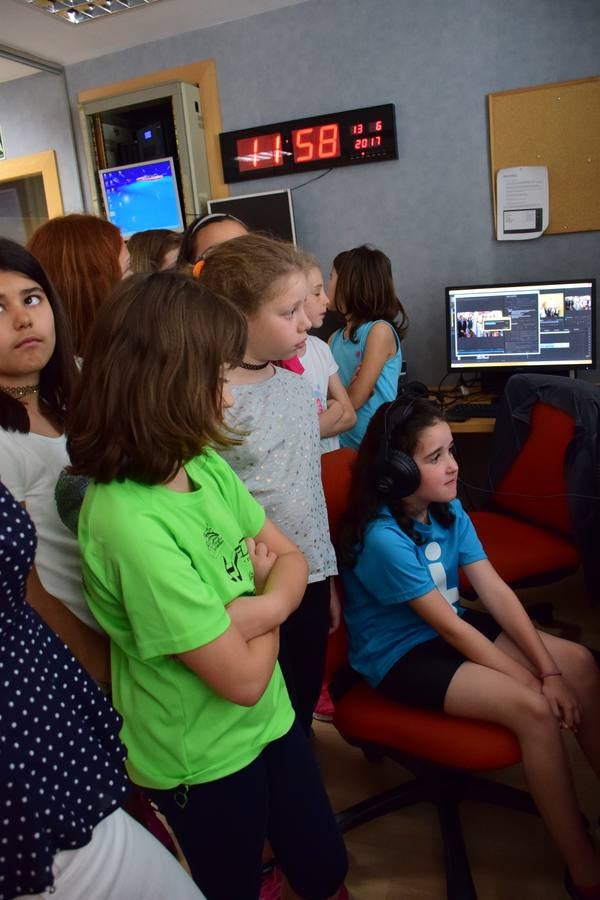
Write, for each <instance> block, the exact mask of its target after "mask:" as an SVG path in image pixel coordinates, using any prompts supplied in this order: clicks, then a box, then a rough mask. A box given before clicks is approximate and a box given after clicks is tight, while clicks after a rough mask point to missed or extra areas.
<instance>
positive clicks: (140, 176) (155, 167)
mask: <svg viewBox="0 0 600 900" xmlns="http://www.w3.org/2000/svg"><path fill="white" fill-rule="evenodd" d="M99 175H100V183H101V185H102V194H103V196H104V204H105V207H106V213H107V217H108V219H109V220H110V221H111V222H112V223H113V225H116V226H117V228H119V229H120V230H121V234H122V235H123V237H124V238H125V239H127V238H129V237H131V235H132V234H135V233H136V231H148V229H150V228H170V229H172V230H173V231H182V230H183V219H182V216H181V206H180V203H179V193H178V190H177V181H176V179H175V172H174V169H173V160H172V158H170V157H169V158H167V159H155V160H151V161H150V162H144V163H136V164H135V165H132V166H120V167H116V168H114V169H101V170H100V172H99Z"/></svg>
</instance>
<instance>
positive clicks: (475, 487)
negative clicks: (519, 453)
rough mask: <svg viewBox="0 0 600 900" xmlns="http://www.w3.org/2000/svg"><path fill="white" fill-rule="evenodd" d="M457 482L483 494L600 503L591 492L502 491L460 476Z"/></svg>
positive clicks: (599, 499)
mask: <svg viewBox="0 0 600 900" xmlns="http://www.w3.org/2000/svg"><path fill="white" fill-rule="evenodd" d="M458 482H459V484H462V485H464V487H467V488H473V490H475V491H480V492H481V493H483V494H496V496H497V497H525V498H527V499H529V500H558V499H559V498H562V497H575V498H577V499H578V500H594V501H595V502H596V503H600V497H592V496H591V494H521V493H518V492H517V491H502V490H499V489H496V490H494V489H493V488H484V487H480V486H479V485H477V484H470V483H469V482H468V481H464V479H462V478H459V479H458Z"/></svg>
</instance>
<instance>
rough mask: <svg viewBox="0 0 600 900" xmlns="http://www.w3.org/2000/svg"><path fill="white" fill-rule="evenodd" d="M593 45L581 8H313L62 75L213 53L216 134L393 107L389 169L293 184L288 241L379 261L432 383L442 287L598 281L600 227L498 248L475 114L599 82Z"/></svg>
mask: <svg viewBox="0 0 600 900" xmlns="http://www.w3.org/2000/svg"><path fill="white" fill-rule="evenodd" d="M599 45H600V4H598V3H595V2H589V0H569V2H564V0H527V2H526V3H524V2H523V0H452V3H448V2H446V0H418V2H415V0H310V2H307V3H302V4H300V5H298V6H294V7H288V8H287V9H282V10H279V11H276V12H272V13H266V14H264V15H260V16H255V17H253V18H249V19H244V20H242V21H240V22H233V23H227V24H224V25H220V26H216V27H214V28H210V29H205V30H202V31H195V32H194V31H190V32H189V33H186V34H182V35H179V36H178V37H175V38H169V39H165V40H162V41H158V42H156V43H153V44H147V45H144V46H139V47H133V48H131V49H130V50H127V51H124V52H120V53H117V54H113V55H111V56H105V57H102V58H100V59H96V60H91V61H89V62H86V63H80V64H77V65H73V66H70V67H69V68H68V69H67V81H68V85H69V91H70V94H71V100H72V103H73V106H75V98H76V95H77V92H78V91H81V90H84V89H86V88H89V87H93V86H95V85H99V84H107V83H112V82H118V81H120V80H122V79H126V78H131V77H134V76H137V75H143V74H146V73H149V72H154V71H157V70H160V69H165V68H170V67H173V66H176V65H184V64H187V63H190V62H194V61H195V60H199V59H204V58H208V57H213V58H215V59H216V62H217V72H218V79H219V91H220V99H221V111H222V117H223V126H224V128H225V130H230V129H234V128H243V127H246V126H250V125H260V124H267V123H269V122H276V121H278V120H282V119H289V118H294V117H304V116H309V115H316V114H319V113H328V112H334V111H336V110H339V109H351V108H353V107H360V106H369V105H373V104H377V103H383V102H394V103H395V104H396V118H397V127H398V136H399V157H400V158H399V159H398V161H395V162H388V163H382V164H378V165H376V164H373V165H365V166H363V167H350V168H343V169H338V170H334V171H333V172H331V173H330V174H329V175H327V176H326V177H324V178H321V179H320V180H319V181H315V182H313V183H312V184H307V185H306V186H303V187H299V188H298V190H296V191H295V192H294V195H293V196H294V208H295V213H296V225H297V233H298V240H299V242H300V243H301V244H302V245H303V246H305V247H307V248H308V249H310V250H312V251H314V252H315V253H316V254H317V256H318V258H319V259H320V261H321V263H322V266H323V268H324V270H325V271H327V270H328V268H329V265H330V262H331V259H332V257H333V256H334V255H335V254H336V253H337V252H338V251H339V250H341V249H344V248H348V247H351V246H353V245H355V244H357V243H359V242H363V241H369V242H371V243H373V244H376V245H377V246H379V247H381V248H382V249H383V250H385V251H386V252H387V253H388V254H389V255H390V257H391V259H392V263H393V267H394V273H395V277H396V281H397V286H398V290H399V292H400V295H401V297H402V299H403V301H404V303H405V305H406V307H407V310H408V312H409V315H410V317H411V328H410V331H409V335H408V337H407V340H406V344H405V353H406V356H407V359H408V366H409V377H410V378H419V379H422V380H424V381H428V382H430V383H431V382H434V381H436V380H438V379H439V378H440V377H441V376H442V375H443V374H444V373H445V371H446V368H445V365H446V364H445V347H444V339H443V333H444V332H443V299H444V295H443V288H444V286H445V285H447V284H468V283H478V282H494V281H511V280H515V279H551V278H555V277H556V278H562V277H572V276H576V275H586V276H587V275H592V276H595V277H597V278H599V277H600V263H599V260H600V252H599V251H600V232H590V233H582V234H573V235H560V236H548V237H542V238H541V239H539V240H536V241H527V242H516V243H498V242H496V241H495V240H494V236H493V222H492V204H491V192H490V174H489V151H488V128H487V113H486V94H487V93H490V92H494V91H500V90H507V89H510V88H514V87H524V86H528V85H534V84H544V83H548V82H554V81H566V80H570V79H575V78H581V77H586V76H590V75H594V74H597V72H598V46H599ZM35 106H37V102H36V103H35ZM590 114H592V112H591V111H590ZM23 115H24V116H25V115H29V116H31V107H30V109H29V110H28V111H25V110H24V111H23ZM315 174H319V173H307V174H306V175H305V176H304V178H302V177H300V176H293V177H289V178H277V179H264V180H260V181H255V182H250V183H248V184H244V185H242V186H239V185H236V186H233V188H232V192H233V193H250V192H254V191H260V190H270V189H274V188H281V187H288V186H289V187H294V186H295V185H299V184H300V183H301V182H303V181H304V180H308V178H309V177H311V175H315ZM588 377H592V378H594V379H595V380H599V377H598V371H596V372H595V373H590V375H589V376H588Z"/></svg>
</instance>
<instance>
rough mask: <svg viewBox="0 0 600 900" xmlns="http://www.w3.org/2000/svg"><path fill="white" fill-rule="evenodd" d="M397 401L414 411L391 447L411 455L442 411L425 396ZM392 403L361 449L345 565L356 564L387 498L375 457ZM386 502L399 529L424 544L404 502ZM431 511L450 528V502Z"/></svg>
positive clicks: (343, 538)
mask: <svg viewBox="0 0 600 900" xmlns="http://www.w3.org/2000/svg"><path fill="white" fill-rule="evenodd" d="M395 402H396V403H400V404H401V403H402V402H405V403H406V405H408V404H409V403H411V404H412V411H411V412H410V414H409V415H408V418H406V419H405V420H404V421H403V422H402V423H401V424H400V425H398V426H397V427H396V428H394V430H393V431H392V433H391V436H390V441H391V446H392V447H393V449H394V450H402V451H403V452H404V453H407V454H408V455H409V456H414V454H415V451H416V449H417V444H418V442H419V435H420V434H421V432H422V431H423V430H424V429H425V428H430V427H431V426H432V425H435V424H436V422H440V421H443V416H442V413H441V411H440V408H439V407H438V406H436V404H435V403H432V402H431V401H430V400H426V399H424V398H422V397H412V396H410V395H407V396H406V399H405V401H403V399H400V400H397V401H395ZM389 406H390V404H389V403H384V404H382V405H381V406H380V407H379V409H378V410H377V411H376V412H375V414H374V415H373V417H372V419H371V421H370V422H369V427H368V428H367V431H366V434H365V436H364V438H363V440H362V443H361V445H360V447H359V450H358V458H357V460H356V465H355V466H354V470H353V479H352V490H351V495H350V503H349V505H348V509H347V511H346V516H345V519H344V524H343V526H342V530H341V533H340V542H339V549H340V556H341V562H342V563H343V564H344V565H346V566H353V565H354V563H355V562H356V558H357V555H358V552H359V551H360V550H361V549H362V547H363V546H364V536H365V529H366V527H367V525H368V524H369V522H372V521H373V519H376V518H377V517H378V516H379V514H380V509H381V506H382V505H384V504H386V498H385V497H382V496H381V494H380V493H379V492H378V491H377V488H376V482H377V469H378V466H377V464H376V460H377V456H378V453H379V450H380V447H381V444H382V441H383V436H384V431H385V412H386V410H387V408H388V407H389ZM387 505H388V507H389V510H390V512H391V514H392V516H393V517H394V519H395V520H396V522H397V523H398V526H399V528H401V529H402V531H404V532H405V534H407V535H408V536H409V537H410V538H411V540H413V541H414V542H415V543H416V544H419V543H421V542H422V538H421V536H420V535H419V534H418V533H417V532H416V530H415V528H414V522H413V519H412V518H411V517H410V516H409V515H408V514H407V512H406V509H405V507H404V504H403V501H402V500H396V501H391V502H387ZM429 513H430V515H432V516H433V517H434V518H435V519H436V521H438V522H439V523H440V525H443V526H444V528H449V527H450V525H451V523H452V522H453V521H454V513H453V512H452V511H451V510H450V507H449V505H448V504H447V503H431V504H430V505H429Z"/></svg>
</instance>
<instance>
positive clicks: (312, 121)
mask: <svg viewBox="0 0 600 900" xmlns="http://www.w3.org/2000/svg"><path fill="white" fill-rule="evenodd" d="M219 139H220V142H221V157H222V159H223V175H224V178H225V181H226V182H232V181H246V180H247V179H250V178H268V177H272V176H274V175H290V174H292V173H296V172H308V171H310V170H312V169H330V168H333V167H337V166H354V165H357V164H360V163H370V162H385V161H387V160H390V159H398V146H397V143H396V118H395V115H394V104H393V103H385V104H383V105H382V106H367V107H365V108H363V109H350V110H346V111H345V112H338V113H332V114H331V115H327V116H312V117H310V118H307V119H292V120H290V121H289V122H276V123H274V124H273V125H262V126H261V127H259V128H244V129H242V130H238V131H226V132H223V133H222V134H221V135H219Z"/></svg>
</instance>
